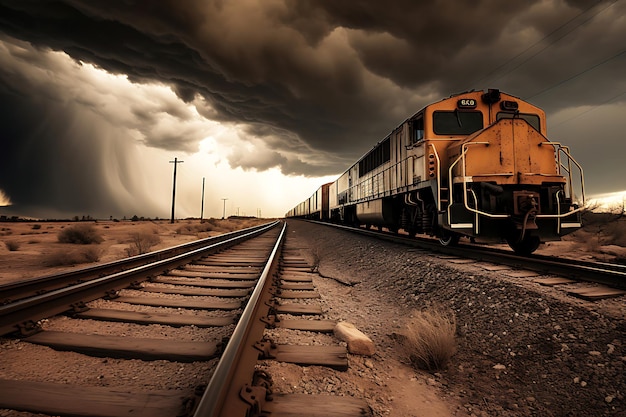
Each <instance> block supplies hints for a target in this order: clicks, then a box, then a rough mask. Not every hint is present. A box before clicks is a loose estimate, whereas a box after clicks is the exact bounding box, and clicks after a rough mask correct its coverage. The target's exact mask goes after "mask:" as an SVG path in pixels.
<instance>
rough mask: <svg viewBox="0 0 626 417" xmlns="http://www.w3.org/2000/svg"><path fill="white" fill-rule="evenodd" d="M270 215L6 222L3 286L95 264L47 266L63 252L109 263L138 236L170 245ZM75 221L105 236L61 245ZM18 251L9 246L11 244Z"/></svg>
mask: <svg viewBox="0 0 626 417" xmlns="http://www.w3.org/2000/svg"><path fill="white" fill-rule="evenodd" d="M268 221H269V220H267V219H227V220H215V219H211V220H208V221H206V222H204V223H200V221H199V220H179V221H176V222H175V223H170V222H169V221H167V220H157V221H117V222H115V221H91V222H4V223H0V284H2V283H6V282H10V281H15V280H20V279H25V278H32V277H37V276H43V275H49V274H54V273H57V272H60V271H63V270H67V269H76V268H84V267H88V266H91V265H93V264H94V263H76V264H72V265H60V266H52V267H51V266H48V265H49V264H50V262H51V261H54V260H55V259H59V258H61V255H62V254H64V253H68V252H69V253H77V254H80V253H82V252H85V251H95V252H96V253H97V254H98V255H99V261H98V262H111V261H115V260H118V259H123V258H125V257H128V255H129V251H132V250H134V248H135V245H134V243H133V240H134V236H137V235H140V236H142V235H143V236H154V237H157V240H159V243H157V244H155V245H154V246H153V247H151V248H150V251H154V250H159V249H164V248H169V247H172V246H176V245H180V244H183V243H185V242H190V241H192V240H196V239H202V238H206V237H209V236H214V235H218V234H222V233H227V232H230V231H233V230H239V229H243V228H246V227H251V226H254V225H256V224H261V223H267V222H268ZM77 225H81V226H84V225H90V226H92V227H93V228H94V230H95V232H96V233H97V234H98V235H100V236H101V237H102V238H103V239H104V240H103V241H102V242H101V243H98V244H91V245H80V244H67V243H59V241H58V234H59V233H60V232H61V231H63V230H65V229H67V228H70V227H75V226H77ZM11 245H13V246H16V247H17V249H16V250H9V246H11Z"/></svg>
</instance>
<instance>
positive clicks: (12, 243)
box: [4, 240, 20, 252]
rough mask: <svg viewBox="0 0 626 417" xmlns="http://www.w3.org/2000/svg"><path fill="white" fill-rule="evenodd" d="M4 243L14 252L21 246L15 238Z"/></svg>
mask: <svg viewBox="0 0 626 417" xmlns="http://www.w3.org/2000/svg"><path fill="white" fill-rule="evenodd" d="M4 245H5V246H6V247H7V249H8V250H10V251H12V252H13V251H16V250H18V249H19V248H20V244H19V242H16V241H14V240H7V241H6V242H4Z"/></svg>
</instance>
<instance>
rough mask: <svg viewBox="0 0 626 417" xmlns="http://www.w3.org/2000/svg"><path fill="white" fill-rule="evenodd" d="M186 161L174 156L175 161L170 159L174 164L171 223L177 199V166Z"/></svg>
mask: <svg viewBox="0 0 626 417" xmlns="http://www.w3.org/2000/svg"><path fill="white" fill-rule="evenodd" d="M183 162H185V161H179V160H178V158H174V160H173V161H170V164H174V181H173V183H174V185H173V186H172V219H171V221H170V223H174V207H175V200H176V166H177V165H178V164H182V163H183Z"/></svg>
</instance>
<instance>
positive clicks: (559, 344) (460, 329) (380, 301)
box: [0, 221, 626, 417]
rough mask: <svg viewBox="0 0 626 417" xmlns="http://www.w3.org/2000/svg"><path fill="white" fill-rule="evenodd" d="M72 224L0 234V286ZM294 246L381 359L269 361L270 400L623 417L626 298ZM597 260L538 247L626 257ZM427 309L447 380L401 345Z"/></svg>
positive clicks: (146, 227)
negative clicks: (291, 396) (434, 318)
mask: <svg viewBox="0 0 626 417" xmlns="http://www.w3.org/2000/svg"><path fill="white" fill-rule="evenodd" d="M217 223H219V222H216V225H215V230H213V231H210V232H208V231H206V232H198V230H199V229H198V227H199V224H198V222H197V221H195V222H193V221H181V222H178V223H175V224H169V223H168V222H166V221H163V222H135V223H132V222H119V223H113V222H98V223H94V224H93V225H94V227H95V228H96V229H97V230H98V231H100V232H102V236H103V237H104V241H103V242H102V243H100V244H98V245H90V246H94V247H98V248H99V250H100V251H101V261H110V260H114V259H119V258H122V257H125V256H127V248H129V247H130V246H131V245H132V241H131V235H132V233H133V232H136V231H137V230H138V229H141V230H142V232H147V233H153V234H157V235H159V236H160V237H161V243H160V244H159V245H158V246H155V247H154V248H153V250H154V249H159V248H163V247H169V246H173V245H176V244H180V243H184V242H187V241H190V240H193V239H196V238H200V237H206V236H207V235H208V234H210V233H211V234H216V233H220V232H223V231H224V230H225V229H226V230H228V228H230V227H234V226H233V225H231V226H228V227H224V228H220V227H218V226H219V225H218V224H217ZM72 224H73V223H44V224H41V228H40V229H33V224H28V223H25V224H17V223H15V224H14V223H5V224H0V229H4V230H2V233H4V234H5V235H4V236H0V239H2V242H6V241H12V242H17V243H18V246H19V247H18V250H16V251H9V250H8V248H7V247H5V246H6V245H4V244H2V245H0V246H2V247H0V283H1V282H7V281H9V280H16V279H23V278H27V277H32V276H39V275H45V274H49V273H52V272H55V271H56V270H59V269H63V268H61V267H56V268H52V269H51V268H47V267H45V266H44V265H43V264H44V262H45V259H47V257H48V256H49V255H50V253H54V252H55V251H58V250H66V251H67V250H69V249H68V248H73V249H76V248H75V247H76V246H77V245H67V244H60V243H58V242H56V236H57V233H58V232H59V231H60V230H62V228H65V227H69V226H71V225H72ZM250 225H251V224H245V225H244V224H241V223H240V224H239V226H240V227H247V226H250ZM6 229H10V230H6ZM181 232H182V233H181ZM287 241H288V244H289V247H291V248H297V249H299V250H300V253H301V254H302V256H303V258H305V259H307V260H308V261H309V262H310V263H311V264H312V265H316V266H318V268H319V272H320V275H319V276H317V275H316V277H315V278H314V284H315V285H316V287H317V288H318V291H319V293H320V294H321V296H322V299H321V302H322V307H323V310H324V311H325V312H326V313H325V316H324V318H328V319H332V320H345V321H349V322H351V323H354V324H355V325H356V326H357V327H358V328H359V329H361V330H362V331H363V332H365V333H366V334H367V335H368V336H370V337H371V338H372V340H373V341H374V343H375V345H376V349H377V352H376V354H375V355H373V356H371V357H366V356H358V355H350V356H349V363H350V368H349V370H348V371H346V372H337V371H333V370H330V369H327V368H323V367H315V366H311V367H299V366H295V365H291V364H281V363H276V362H271V361H266V363H263V364H262V365H261V366H262V367H264V368H265V369H267V370H268V371H269V372H270V373H271V375H272V376H273V379H274V383H275V391H276V392H284V393H292V392H294V393H311V394H332V395H343V396H355V397H359V398H364V399H366V401H367V402H368V405H369V406H370V407H371V409H372V412H373V415H374V416H376V417H382V416H397V417H413V416H428V417H448V416H455V417H466V416H477V417H486V416H507V417H508V416H555V417H557V416H558V417H566V416H567V417H574V416H626V411H625V410H626V407H625V405H624V404H625V402H626V400H625V398H624V396H625V394H626V382H625V377H624V374H625V373H626V349H625V348H626V340H625V338H624V336H625V334H626V326H625V324H624V323H625V319H626V307H625V303H624V297H622V298H621V299H613V300H607V301H602V302H596V303H592V302H586V301H582V300H579V299H574V298H572V297H569V296H566V295H564V294H563V293H560V292H559V291H558V290H556V289H553V288H546V287H541V286H539V285H538V284H536V283H534V282H533V281H532V279H520V278H511V277H507V276H505V275H503V274H502V273H501V272H488V271H485V270H481V269H480V268H477V267H475V266H473V265H466V264H459V265H452V264H450V263H449V262H448V261H446V260H445V259H441V258H438V257H437V256H434V255H429V254H424V253H422V252H420V251H417V250H414V249H408V248H405V247H402V246H399V245H394V244H391V243H385V242H379V241H376V240H374V239H370V238H364V237H354V236H353V235H350V234H347V233H345V232H340V231H335V230H331V229H329V228H325V227H323V226H315V225H310V224H308V223H304V222H299V221H295V222H290V226H289V229H288V239H287ZM78 246H80V245H78ZM589 247H590V245H588V244H586V243H579V242H578V241H575V240H569V241H565V242H559V243H551V244H549V245H544V246H543V247H542V248H541V249H540V251H541V252H540V253H544V254H547V253H558V254H566V255H567V256H573V257H583V258H584V257H596V258H599V259H603V260H609V259H611V258H613V257H615V256H618V257H622V258H623V257H624V255H626V254H625V253H624V251H623V248H613V247H608V248H607V247H604V248H603V247H602V246H601V245H595V246H594V248H595V249H598V252H595V253H590V252H589ZM83 266H87V264H84V265H77V266H74V267H73V268H76V267H83ZM316 302H317V301H316ZM433 305H438V306H444V307H446V308H449V309H450V310H451V311H454V313H455V314H456V318H457V335H456V337H457V353H456V354H455V355H454V356H453V357H452V360H451V362H450V364H449V365H448V366H447V367H446V368H445V369H442V370H440V371H439V372H426V371H421V370H417V369H414V368H413V367H412V366H411V364H410V361H409V360H408V358H407V355H406V352H404V351H403V350H402V349H401V347H400V346H399V345H398V343H397V340H396V336H397V335H398V334H402V332H403V330H404V325H405V320H406V318H407V316H408V315H409V314H410V312H412V311H414V310H423V309H428V308H430V307H432V306H433ZM268 334H269V335H271V336H272V338H274V341H275V342H277V343H293V344H334V345H336V344H337V343H338V341H337V340H336V339H335V338H334V337H333V336H332V335H320V334H312V333H309V332H298V331H285V330H280V329H277V330H271V331H268ZM0 415H2V414H1V413H0ZM11 415H12V414H11Z"/></svg>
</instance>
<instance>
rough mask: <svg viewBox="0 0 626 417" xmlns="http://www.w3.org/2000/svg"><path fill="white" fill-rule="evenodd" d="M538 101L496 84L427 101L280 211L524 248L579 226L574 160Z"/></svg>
mask: <svg viewBox="0 0 626 417" xmlns="http://www.w3.org/2000/svg"><path fill="white" fill-rule="evenodd" d="M546 135H547V133H546V116H545V112H544V111H543V110H541V109H540V108H538V107H536V106H534V105H532V104H530V103H528V102H526V101H524V100H522V99H520V98H518V97H515V96H512V95H509V94H505V93H503V92H500V91H499V90H495V89H489V90H487V91H485V92H483V91H469V92H465V93H461V94H457V95H453V96H451V97H449V98H446V99H443V100H441V101H439V102H436V103H432V104H429V105H427V106H426V107H424V108H423V109H421V110H420V111H418V112H417V113H415V114H414V115H413V116H411V117H410V118H408V119H407V120H405V121H404V122H402V124H400V125H399V126H397V127H396V128H395V129H393V131H391V133H389V135H387V136H386V137H385V138H384V139H383V140H382V141H380V142H378V143H377V144H376V145H375V146H374V147H373V148H372V149H371V150H370V151H369V152H367V153H366V154H365V155H364V156H363V157H362V158H360V159H359V160H358V161H357V162H356V163H355V164H354V165H352V166H351V167H350V168H348V170H346V171H345V172H344V173H343V174H342V175H341V176H340V177H339V178H337V180H336V181H334V182H332V183H328V184H324V185H322V186H321V187H320V188H319V189H318V190H317V191H316V192H315V193H314V194H313V195H312V196H311V197H310V198H308V199H307V200H305V201H303V202H301V203H299V204H298V205H297V206H295V207H294V208H293V209H291V210H289V212H287V213H286V215H285V216H286V217H300V218H309V219H317V220H322V221H331V222H338V223H343V224H349V225H355V226H363V225H365V226H367V227H371V226H377V227H379V228H383V227H384V228H387V229H389V230H391V231H393V232H398V231H399V230H400V229H403V230H404V231H405V232H406V233H408V234H409V235H412V236H414V235H415V234H418V233H419V234H427V235H431V236H435V237H437V238H438V239H439V241H440V242H441V244H442V245H453V244H456V243H457V242H458V241H459V238H461V237H463V236H465V237H468V238H470V239H471V240H476V241H486V242H494V241H496V242H498V241H499V242H501V241H506V242H507V243H508V244H509V246H510V247H511V248H512V249H513V250H514V251H515V252H517V253H520V254H530V253H532V252H534V251H535V250H536V249H537V248H538V247H539V245H540V244H541V243H542V242H546V241H553V240H560V238H561V236H563V235H566V234H568V233H571V232H573V231H575V230H577V229H578V228H580V227H581V211H582V209H583V206H584V201H585V197H584V178H583V170H582V167H581V166H580V165H579V164H578V163H577V162H576V161H575V160H574V159H573V158H572V156H571V155H570V151H569V148H568V147H567V146H564V145H562V144H560V143H556V142H550V141H549V140H548V139H547V137H546Z"/></svg>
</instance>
